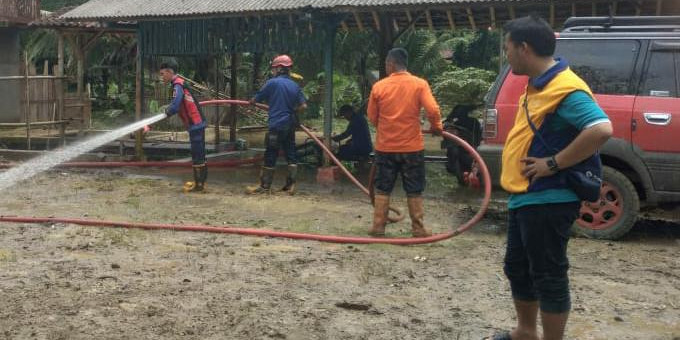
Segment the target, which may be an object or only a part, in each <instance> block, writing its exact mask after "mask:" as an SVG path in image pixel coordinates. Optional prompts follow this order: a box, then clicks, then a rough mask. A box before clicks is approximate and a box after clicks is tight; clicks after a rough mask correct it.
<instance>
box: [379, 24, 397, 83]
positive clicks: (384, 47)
mask: <svg viewBox="0 0 680 340" xmlns="http://www.w3.org/2000/svg"><path fill="white" fill-rule="evenodd" d="M380 21H381V26H382V28H383V29H382V30H380V51H379V53H378V56H379V65H380V68H379V70H380V78H384V77H386V76H387V72H386V71H385V58H387V52H388V51H389V50H391V49H392V46H393V45H394V35H393V32H392V30H391V29H390V25H389V24H388V22H389V14H387V13H382V14H381V17H380Z"/></svg>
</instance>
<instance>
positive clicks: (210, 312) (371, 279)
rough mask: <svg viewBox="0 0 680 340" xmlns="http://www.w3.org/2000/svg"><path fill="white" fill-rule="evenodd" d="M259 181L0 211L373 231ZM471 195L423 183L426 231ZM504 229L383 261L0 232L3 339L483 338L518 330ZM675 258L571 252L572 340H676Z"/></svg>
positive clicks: (623, 248)
mask: <svg viewBox="0 0 680 340" xmlns="http://www.w3.org/2000/svg"><path fill="white" fill-rule="evenodd" d="M256 171H257V170H256V169H255V168H254V167H246V168H242V169H240V170H233V169H232V170H221V171H211V172H210V178H209V180H208V181H209V184H208V189H209V192H208V193H205V194H199V195H185V194H181V193H180V192H179V191H180V188H181V185H182V180H181V178H188V177H189V173H188V172H186V171H185V170H182V171H175V172H173V173H168V172H167V171H164V172H163V173H161V172H160V170H144V171H142V170H134V171H133V172H131V171H96V170H87V171H77V170H76V171H68V172H64V171H53V172H50V173H47V174H43V175H41V176H39V177H37V178H35V179H32V180H29V181H27V182H24V183H21V184H19V185H17V186H15V187H14V188H12V189H10V190H8V191H6V192H5V193H4V195H3V197H2V198H0V212H1V214H2V215H25V216H59V217H85V218H101V219H108V220H120V221H140V222H169V223H184V224H189V223H192V224H210V225H216V226H221V225H237V226H246V227H253V228H267V229H275V230H291V231H304V232H314V233H324V234H346V235H364V233H365V230H366V229H367V228H368V226H369V224H370V221H371V208H370V206H369V204H368V201H367V199H366V198H365V197H363V196H362V194H361V193H360V192H359V191H357V190H354V189H353V188H352V187H350V186H349V185H347V184H345V183H343V184H340V185H337V186H335V187H332V188H325V187H320V186H318V185H317V184H316V183H315V182H314V180H313V174H311V173H310V172H309V171H308V173H307V176H306V178H304V179H303V181H302V183H301V188H300V193H299V195H297V196H295V197H289V196H285V195H271V196H269V195H265V196H257V197H247V196H245V195H244V194H243V186H244V184H245V183H250V182H252V181H253V180H254V179H255V178H256V176H257V173H256ZM437 173H438V172H437ZM303 175H304V174H303ZM436 176H437V175H436V174H435V175H434V176H431V177H428V178H434V177H436ZM282 178H283V174H277V177H276V179H275V183H276V185H277V186H278V185H280V184H281V182H282ZM399 192H401V191H400V190H399ZM476 195H478V194H469V193H466V194H460V193H457V191H456V190H455V189H454V188H453V186H450V185H448V184H446V183H445V181H443V182H437V179H435V180H433V181H431V184H430V189H429V191H428V196H427V197H426V211H427V215H426V222H427V223H428V224H429V225H430V226H431V227H432V228H433V229H435V230H437V231H442V230H445V229H446V228H449V227H450V226H452V225H456V223H457V222H459V221H461V220H462V219H465V218H467V217H468V216H469V214H470V209H474V208H475V206H476V204H477V202H478V197H479V196H476ZM462 197H465V198H464V199H463V198H462ZM396 201H397V204H398V205H399V206H401V207H405V205H406V204H405V199H404V197H403V196H400V195H398V196H397V198H396ZM504 225H505V223H504V221H503V213H502V212H499V211H495V212H492V213H491V214H489V215H488V218H487V219H486V220H485V221H484V222H483V223H482V224H481V225H479V226H478V227H476V228H475V229H473V231H471V232H468V233H466V234H463V235H462V236H459V237H456V238H454V239H451V240H448V241H444V242H440V243H436V244H430V245H424V246H413V247H396V246H382V245H363V246H357V245H339V244H323V243H315V242H305V241H290V240H282V239H270V238H253V237H241V236H229V235H214V234H200V233H187V232H159V231H143V230H125V229H107V228H90V227H77V226H71V225H20V224H1V225H0V338H6V339H95V338H96V339H479V338H481V337H482V336H484V335H487V334H488V333H490V332H493V331H494V330H499V329H509V328H511V327H512V326H513V324H514V319H513V318H514V312H513V311H512V305H511V300H510V296H509V288H508V284H507V281H506V279H505V278H504V276H503V273H502V270H501V261H502V257H503V251H504V242H505V237H504ZM408 230H409V225H408V223H407V222H406V221H404V222H400V223H398V224H396V225H392V226H390V227H389V233H390V234H391V235H395V236H399V235H402V236H406V235H408ZM679 249H680V226H678V225H676V224H673V223H666V222H658V223H653V222H644V223H640V224H639V225H638V226H636V227H635V228H634V230H633V231H632V232H631V233H630V234H629V235H628V236H626V237H625V238H624V239H623V240H621V241H618V242H603V241H594V240H587V239H573V240H572V242H571V243H570V249H569V255H570V259H571V265H572V267H571V268H572V269H571V280H572V281H571V282H572V293H573V295H572V298H573V307H574V308H573V312H572V315H571V319H570V322H569V325H568V338H569V339H680V258H679V257H678V253H679V252H678V250H679Z"/></svg>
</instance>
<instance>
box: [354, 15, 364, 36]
mask: <svg viewBox="0 0 680 340" xmlns="http://www.w3.org/2000/svg"><path fill="white" fill-rule="evenodd" d="M352 14H354V21H356V22H357V28H359V31H362V32H363V31H364V23H363V22H362V21H361V16H359V13H357V12H356V11H354V12H352Z"/></svg>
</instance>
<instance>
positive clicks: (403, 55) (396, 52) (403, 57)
mask: <svg viewBox="0 0 680 340" xmlns="http://www.w3.org/2000/svg"><path fill="white" fill-rule="evenodd" d="M387 60H390V61H391V62H393V63H395V64H396V65H397V66H402V67H404V68H406V67H408V52H406V50H405V49H403V48H401V47H396V48H393V49H391V50H390V51H389V52H387Z"/></svg>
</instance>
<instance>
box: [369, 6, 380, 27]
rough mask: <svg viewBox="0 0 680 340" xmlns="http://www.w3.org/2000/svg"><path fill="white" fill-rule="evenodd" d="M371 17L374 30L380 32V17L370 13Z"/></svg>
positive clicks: (375, 13)
mask: <svg viewBox="0 0 680 340" xmlns="http://www.w3.org/2000/svg"><path fill="white" fill-rule="evenodd" d="M371 16H373V24H374V25H375V30H376V31H378V32H380V17H379V16H378V12H376V11H371Z"/></svg>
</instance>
